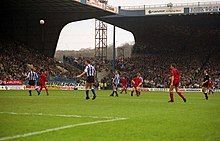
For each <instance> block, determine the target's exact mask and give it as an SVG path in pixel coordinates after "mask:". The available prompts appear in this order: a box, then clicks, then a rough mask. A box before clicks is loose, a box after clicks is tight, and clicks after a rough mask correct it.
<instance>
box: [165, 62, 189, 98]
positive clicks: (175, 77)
mask: <svg viewBox="0 0 220 141" xmlns="http://www.w3.org/2000/svg"><path fill="white" fill-rule="evenodd" d="M170 71H171V83H170V91H169V92H170V100H169V101H168V102H174V99H173V89H174V88H175V90H176V92H177V94H178V95H179V96H180V97H181V98H182V99H183V101H184V102H186V98H185V97H184V96H183V94H182V93H181V92H180V90H179V84H180V72H179V71H178V70H177V69H176V65H175V64H171V65H170Z"/></svg>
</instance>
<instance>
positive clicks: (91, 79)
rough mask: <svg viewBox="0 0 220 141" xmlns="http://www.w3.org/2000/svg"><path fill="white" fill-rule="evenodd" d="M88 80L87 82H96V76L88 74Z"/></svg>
mask: <svg viewBox="0 0 220 141" xmlns="http://www.w3.org/2000/svg"><path fill="white" fill-rule="evenodd" d="M86 82H87V83H95V79H94V76H87V78H86Z"/></svg>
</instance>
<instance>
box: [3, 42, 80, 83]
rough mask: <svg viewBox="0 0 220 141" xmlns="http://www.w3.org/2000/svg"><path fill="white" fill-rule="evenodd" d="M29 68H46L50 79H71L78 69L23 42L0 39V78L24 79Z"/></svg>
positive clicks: (37, 70)
mask: <svg viewBox="0 0 220 141" xmlns="http://www.w3.org/2000/svg"><path fill="white" fill-rule="evenodd" d="M30 69H34V70H35V71H36V72H39V71H40V70H41V69H44V70H47V71H48V74H49V76H50V79H52V80H59V79H61V78H62V79H73V78H74V77H75V76H76V75H77V74H79V73H80V70H79V69H77V68H75V67H73V66H71V65H68V64H63V63H61V62H58V61H56V60H55V59H54V58H50V57H47V56H45V55H43V54H42V53H40V52H38V51H37V50H33V49H31V48H28V47H26V46H25V45H24V44H22V43H20V42H16V41H10V40H0V80H23V81H24V80H25V78H26V76H27V73H28V71H29V70H30Z"/></svg>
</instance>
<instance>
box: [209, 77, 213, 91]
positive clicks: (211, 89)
mask: <svg viewBox="0 0 220 141" xmlns="http://www.w3.org/2000/svg"><path fill="white" fill-rule="evenodd" d="M208 89H209V94H211V93H212V94H213V93H214V90H213V89H214V84H213V82H212V79H211V78H209V82H208Z"/></svg>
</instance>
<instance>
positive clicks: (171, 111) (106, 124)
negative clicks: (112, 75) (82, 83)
mask: <svg viewBox="0 0 220 141" xmlns="http://www.w3.org/2000/svg"><path fill="white" fill-rule="evenodd" d="M110 92H111V91H98V97H97V99H96V100H94V101H92V100H88V101H86V100H85V99H84V97H85V95H84V91H49V93H50V96H46V94H45V92H42V95H40V96H37V94H36V92H33V96H28V92H27V91H0V140H19V141H30V140H31V141H32V140H33V141H42V140H43V141H44V140H45V141H220V93H215V94H214V95H210V97H209V100H208V101H206V100H203V95H202V94H201V93H186V94H185V95H186V98H187V102H186V103H184V102H182V101H181V99H180V98H179V97H178V96H177V95H175V102H174V103H168V102H167V101H168V93H165V92H142V95H141V96H140V97H136V96H134V97H131V96H130V94H120V95H119V97H109V94H110Z"/></svg>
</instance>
